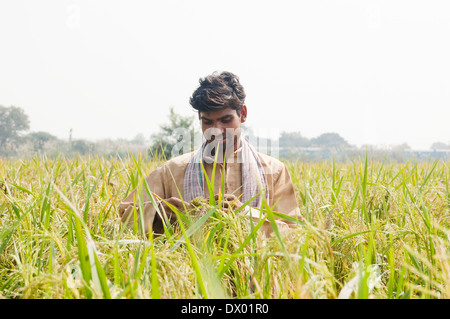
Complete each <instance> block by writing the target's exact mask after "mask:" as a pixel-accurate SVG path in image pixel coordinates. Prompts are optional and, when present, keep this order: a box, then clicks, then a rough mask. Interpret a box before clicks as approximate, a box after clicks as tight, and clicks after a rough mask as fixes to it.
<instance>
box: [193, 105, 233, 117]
mask: <svg viewBox="0 0 450 319" xmlns="http://www.w3.org/2000/svg"><path fill="white" fill-rule="evenodd" d="M198 114H199V117H200V118H206V119H211V120H213V119H220V118H222V117H228V116H235V115H236V116H237V113H236V110H233V109H232V108H230V107H227V108H225V109H223V110H218V111H208V112H198Z"/></svg>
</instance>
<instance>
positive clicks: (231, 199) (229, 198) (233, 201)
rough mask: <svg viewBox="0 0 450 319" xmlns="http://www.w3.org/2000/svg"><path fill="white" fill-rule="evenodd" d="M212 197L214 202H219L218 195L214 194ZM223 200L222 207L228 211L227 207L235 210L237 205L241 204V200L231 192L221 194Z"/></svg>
mask: <svg viewBox="0 0 450 319" xmlns="http://www.w3.org/2000/svg"><path fill="white" fill-rule="evenodd" d="M214 199H215V200H216V204H218V202H219V195H216V196H214ZM222 200H223V204H222V205H223V206H222V207H223V208H224V209H225V210H226V211H228V209H231V210H233V211H235V210H236V209H238V208H239V207H241V206H242V202H241V201H240V200H239V199H238V198H237V197H236V196H235V195H233V194H224V195H223V196H222Z"/></svg>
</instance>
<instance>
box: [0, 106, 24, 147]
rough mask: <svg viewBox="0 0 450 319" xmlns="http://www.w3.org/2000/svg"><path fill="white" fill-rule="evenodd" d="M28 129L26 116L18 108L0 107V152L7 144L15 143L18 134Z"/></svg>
mask: <svg viewBox="0 0 450 319" xmlns="http://www.w3.org/2000/svg"><path fill="white" fill-rule="evenodd" d="M29 128H30V121H29V119H28V115H26V114H25V112H24V110H22V109H21V108H20V107H16V106H11V107H5V106H2V105H0V150H2V149H4V148H5V147H6V145H7V144H8V143H12V142H17V141H18V139H19V137H20V133H21V132H23V131H26V130H28V129H29Z"/></svg>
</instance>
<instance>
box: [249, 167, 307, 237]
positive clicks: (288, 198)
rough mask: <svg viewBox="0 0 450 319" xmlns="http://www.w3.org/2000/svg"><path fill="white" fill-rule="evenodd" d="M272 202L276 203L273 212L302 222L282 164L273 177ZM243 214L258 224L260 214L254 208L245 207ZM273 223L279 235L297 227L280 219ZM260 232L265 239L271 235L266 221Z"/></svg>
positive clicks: (289, 180) (288, 177) (290, 183)
mask: <svg viewBox="0 0 450 319" xmlns="http://www.w3.org/2000/svg"><path fill="white" fill-rule="evenodd" d="M273 201H274V202H277V204H276V206H275V207H274V211H275V212H279V213H282V214H285V215H288V216H290V217H293V218H298V219H299V220H300V221H301V220H302V217H301V214H300V209H299V207H298V204H297V199H296V197H295V190H294V185H293V183H292V180H291V176H290V175H289V171H288V170H287V167H286V165H284V164H282V167H281V168H280V170H279V172H278V173H277V174H276V175H275V176H274V182H273ZM244 214H247V215H250V214H251V216H252V218H253V220H254V222H258V221H259V219H260V218H261V216H260V215H261V212H260V211H259V209H256V208H250V207H246V209H245V211H244ZM275 222H276V224H277V228H278V230H279V231H280V232H281V233H282V232H283V231H285V230H287V229H289V228H294V227H297V223H295V222H291V221H287V220H284V219H280V218H275ZM260 231H261V232H263V233H264V235H265V236H266V237H268V236H271V235H272V234H273V228H272V225H271V224H270V222H269V220H268V219H266V221H265V222H264V224H262V226H261V228H260Z"/></svg>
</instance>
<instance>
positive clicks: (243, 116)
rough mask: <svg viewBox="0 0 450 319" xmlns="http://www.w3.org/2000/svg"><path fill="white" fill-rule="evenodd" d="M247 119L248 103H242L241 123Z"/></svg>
mask: <svg viewBox="0 0 450 319" xmlns="http://www.w3.org/2000/svg"><path fill="white" fill-rule="evenodd" d="M246 120H247V105H245V104H244V105H242V108H241V123H244V122H245V121H246Z"/></svg>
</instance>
